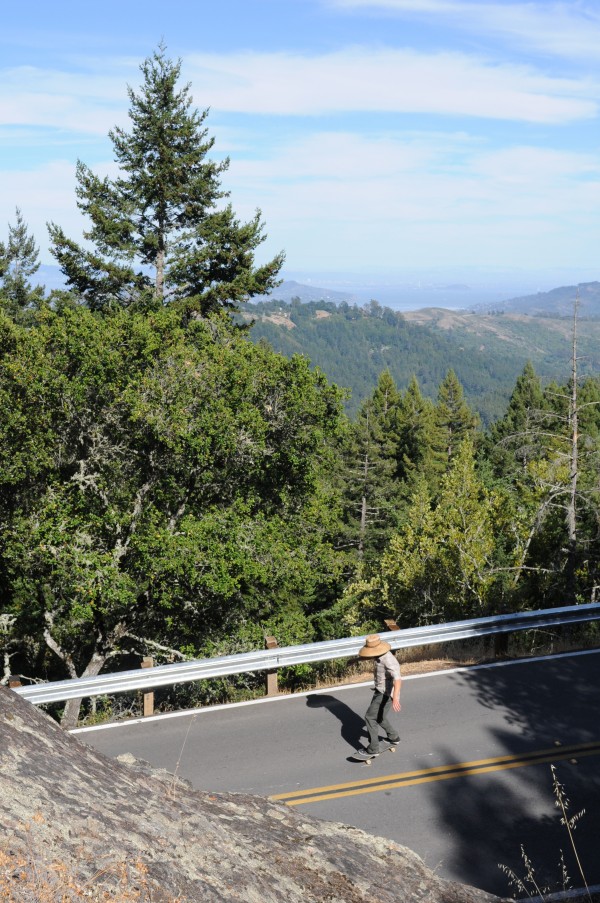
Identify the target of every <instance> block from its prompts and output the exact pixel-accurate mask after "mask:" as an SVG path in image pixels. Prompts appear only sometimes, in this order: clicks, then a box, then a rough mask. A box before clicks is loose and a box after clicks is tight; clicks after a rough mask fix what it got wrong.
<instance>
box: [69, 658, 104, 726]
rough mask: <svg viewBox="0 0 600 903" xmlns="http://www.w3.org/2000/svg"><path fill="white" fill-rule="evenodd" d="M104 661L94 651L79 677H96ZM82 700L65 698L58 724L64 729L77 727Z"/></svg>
mask: <svg viewBox="0 0 600 903" xmlns="http://www.w3.org/2000/svg"><path fill="white" fill-rule="evenodd" d="M105 661H106V656H105V655H100V654H99V653H98V652H94V654H93V655H92V657H91V659H90V661H89V662H88V664H87V667H86V669H85V671H84V672H83V674H82V675H81V677H97V676H98V674H100V671H101V670H102V666H103V665H104V662H105ZM82 701H83V700H82V698H81V697H80V698H79V699H68V700H67V703H66V705H65V708H64V711H63V714H62V718H61V719H60V726H61V727H63V728H64V729H65V730H66V731H69V730H72V729H73V728H75V727H77V721H78V720H79V712H80V710H81V703H82Z"/></svg>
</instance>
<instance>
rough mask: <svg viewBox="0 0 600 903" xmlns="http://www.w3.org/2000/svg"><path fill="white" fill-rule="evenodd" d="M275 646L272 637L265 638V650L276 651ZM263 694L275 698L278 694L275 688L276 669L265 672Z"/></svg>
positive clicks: (275, 643) (275, 642)
mask: <svg viewBox="0 0 600 903" xmlns="http://www.w3.org/2000/svg"><path fill="white" fill-rule="evenodd" d="M277 646H278V643H277V640H276V639H275V637H274V636H266V637H265V649H276V648H277ZM265 692H266V694H267V696H277V694H278V693H279V690H278V688H277V668H273V669H272V670H271V671H267V677H266V681H265Z"/></svg>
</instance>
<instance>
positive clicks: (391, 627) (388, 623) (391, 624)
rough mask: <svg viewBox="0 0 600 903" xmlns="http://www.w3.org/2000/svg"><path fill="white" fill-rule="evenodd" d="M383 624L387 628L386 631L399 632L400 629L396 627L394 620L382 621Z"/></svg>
mask: <svg viewBox="0 0 600 903" xmlns="http://www.w3.org/2000/svg"><path fill="white" fill-rule="evenodd" d="M383 623H384V624H385V626H386V627H387V629H388V630H400V628H399V627H398V625H397V624H396V622H395V621H394V620H392V618H389V619H388V620H387V621H384V622H383Z"/></svg>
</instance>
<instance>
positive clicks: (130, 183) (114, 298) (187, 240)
mask: <svg viewBox="0 0 600 903" xmlns="http://www.w3.org/2000/svg"><path fill="white" fill-rule="evenodd" d="M140 68H141V72H142V76H143V82H142V86H141V89H140V91H139V93H136V92H134V91H133V89H131V88H129V89H128V93H129V100H130V109H129V116H130V119H131V131H130V132H126V131H124V130H123V129H121V128H119V127H117V128H115V129H113V130H112V131H111V132H110V133H109V136H110V138H111V140H112V143H113V148H114V153H115V161H116V163H117V164H118V166H119V171H120V175H119V176H118V177H117V178H116V179H114V180H111V179H109V178H108V177H106V178H104V179H100V178H99V177H98V176H96V175H95V174H94V173H93V172H92V171H91V170H90V169H89V167H87V166H86V165H85V164H84V163H82V162H81V161H80V162H79V163H78V165H77V197H78V206H79V208H80V210H82V212H83V213H84V214H85V215H86V216H87V217H88V218H89V220H90V221H91V227H90V229H89V230H88V231H87V232H86V233H85V238H86V239H88V240H89V241H90V242H91V243H92V244H93V246H94V250H88V249H87V248H83V247H81V246H79V245H78V244H77V243H76V242H75V241H73V240H72V239H69V238H68V237H67V236H66V235H65V233H64V232H63V230H62V229H61V228H60V226H58V225H56V224H54V223H51V224H50V225H49V230H50V237H51V240H52V243H53V254H54V256H55V257H56V259H57V260H58V263H59V265H60V267H61V269H62V271H63V273H64V275H65V276H66V278H67V282H68V285H69V287H70V288H72V289H74V290H75V291H76V292H77V295H78V297H80V298H81V299H82V300H83V301H84V302H85V303H86V304H87V305H88V306H89V307H90V308H92V309H95V310H98V309H103V308H105V307H107V306H111V305H118V306H124V307H127V306H129V305H131V304H135V305H137V306H138V307H141V308H147V307H150V308H152V307H156V306H158V305H160V304H162V303H164V302H165V301H168V302H170V303H174V302H179V303H182V304H185V306H186V307H187V309H188V311H192V310H193V311H196V312H200V313H202V314H203V315H206V314H208V313H210V312H213V311H216V310H220V309H223V308H227V307H235V306H236V305H237V304H238V303H239V302H241V301H246V300H247V299H248V298H250V297H252V296H253V295H255V294H260V293H263V292H266V291H269V290H270V289H272V288H273V286H275V285H276V284H277V282H276V278H277V274H278V272H279V269H280V267H281V264H282V262H283V255H282V254H279V255H278V256H276V257H275V258H273V260H271V261H270V262H269V263H267V264H265V265H263V266H258V267H257V266H255V265H254V252H255V250H256V248H257V247H258V246H259V245H260V244H261V242H262V241H263V240H264V237H265V236H264V233H263V227H262V223H261V219H260V212H257V213H256V215H255V217H254V218H253V219H252V220H250V221H249V222H248V223H240V222H239V221H238V220H237V219H236V217H235V215H234V213H233V211H232V209H231V206H225V208H224V209H219V206H218V205H219V202H220V201H221V200H222V199H223V198H224V197H225V196H226V194H227V193H226V192H225V191H224V190H223V189H222V188H221V184H220V176H221V174H222V173H223V172H224V171H225V170H226V169H227V167H228V166H229V160H228V159H225V160H223V161H222V162H220V163H216V162H214V161H212V160H210V159H209V158H208V156H207V155H208V154H209V152H210V151H211V150H212V148H213V144H214V139H213V138H210V137H209V136H208V130H207V128H206V126H205V120H206V117H207V115H208V111H207V110H205V111H203V112H201V113H200V112H198V111H197V110H195V109H192V98H191V95H190V86H189V85H185V86H184V87H182V88H179V87H178V82H179V77H180V68H181V65H180V63H179V62H177V63H174V62H173V61H171V60H169V59H167V58H166V56H165V48H164V47H163V46H162V45H161V46H159V48H158V50H157V51H155V52H154V53H153V54H152V56H150V57H149V58H148V59H146V60H145V61H144V62H143V63H142V65H141V67H140ZM149 271H150V273H149Z"/></svg>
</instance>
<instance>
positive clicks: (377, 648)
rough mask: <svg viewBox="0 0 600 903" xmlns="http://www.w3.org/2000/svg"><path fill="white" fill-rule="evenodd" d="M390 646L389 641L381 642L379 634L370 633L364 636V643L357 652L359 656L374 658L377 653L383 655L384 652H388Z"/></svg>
mask: <svg viewBox="0 0 600 903" xmlns="http://www.w3.org/2000/svg"><path fill="white" fill-rule="evenodd" d="M391 648H392V647H391V646H390V644H389V643H384V642H383V640H382V639H381V637H380V636H379V634H377V633H372V634H371V635H370V636H368V637H367V638H366V640H365V645H364V646H363V647H362V649H360V650H359V653H358V654H359V656H360V657H361V658H376V657H377V656H378V655H383V653H384V652H389V651H390V649H391Z"/></svg>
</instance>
